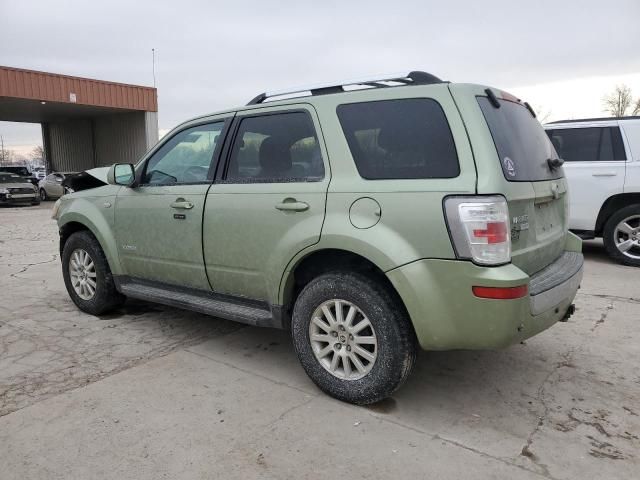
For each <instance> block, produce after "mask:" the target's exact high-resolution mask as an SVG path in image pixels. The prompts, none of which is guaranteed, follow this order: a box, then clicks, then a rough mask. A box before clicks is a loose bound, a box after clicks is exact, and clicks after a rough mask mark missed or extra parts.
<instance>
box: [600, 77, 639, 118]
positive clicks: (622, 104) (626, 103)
mask: <svg viewBox="0 0 640 480" xmlns="http://www.w3.org/2000/svg"><path fill="white" fill-rule="evenodd" d="M602 103H603V104H604V107H605V110H606V111H607V112H609V114H611V116H612V117H624V116H625V115H626V113H627V110H629V107H630V106H631V104H632V103H633V98H632V96H631V89H630V88H629V87H628V86H626V85H624V84H622V85H617V86H616V88H615V90H614V91H613V92H612V93H610V94H609V95H605V96H604V97H603V98H602Z"/></svg>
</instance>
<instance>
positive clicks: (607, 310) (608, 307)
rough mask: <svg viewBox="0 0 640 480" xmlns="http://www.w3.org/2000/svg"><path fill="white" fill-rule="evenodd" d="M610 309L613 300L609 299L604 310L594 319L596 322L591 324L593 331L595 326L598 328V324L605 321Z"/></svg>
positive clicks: (611, 308)
mask: <svg viewBox="0 0 640 480" xmlns="http://www.w3.org/2000/svg"><path fill="white" fill-rule="evenodd" d="M611 310H613V300H610V301H609V305H607V306H606V307H605V310H604V312H602V313H601V314H600V318H599V319H598V320H597V321H596V323H594V324H593V327H591V331H592V332H595V330H596V328H598V327H599V326H600V325H602V324H603V323H604V322H605V320H606V319H607V317H608V316H609V312H610V311H611Z"/></svg>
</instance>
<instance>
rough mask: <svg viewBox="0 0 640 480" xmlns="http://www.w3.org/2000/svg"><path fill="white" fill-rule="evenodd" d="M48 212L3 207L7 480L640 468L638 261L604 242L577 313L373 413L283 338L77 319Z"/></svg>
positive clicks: (207, 324)
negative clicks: (623, 260)
mask: <svg viewBox="0 0 640 480" xmlns="http://www.w3.org/2000/svg"><path fill="white" fill-rule="evenodd" d="M51 206H52V204H51V203H50V202H44V203H43V204H42V205H41V206H39V207H23V208H3V209H0V285H1V288H0V465H2V466H3V467H2V470H1V472H2V473H1V474H0V476H1V478H3V479H24V478H30V479H40V478H42V479H54V478H83V479H86V478H94V479H95V478H117V479H125V478H131V479H157V478H189V479H190V478H243V479H244V478H295V479H300V478H339V476H344V477H348V478H390V477H394V478H465V479H467V478H478V479H487V478H511V479H520V478H524V479H535V478H549V479H574V478H607V479H616V478H620V479H631V478H638V476H639V474H638V472H640V370H639V369H638V365H640V269H634V268H631V267H624V266H620V265H616V264H614V263H612V262H611V261H610V260H609V259H608V258H607V257H606V256H605V254H604V249H603V247H602V245H601V244H600V243H598V242H588V243H586V244H585V257H586V267H585V277H584V281H583V284H582V288H581V290H580V292H579V294H578V297H577V299H576V304H577V312H576V314H575V315H574V316H573V317H572V318H571V319H570V321H569V322H567V323H560V324H557V325H555V326H554V327H552V328H551V329H549V330H547V331H546V332H544V333H542V334H541V335H539V336H537V337H535V338H532V339H530V340H528V341H527V342H525V344H519V345H515V346H512V347H510V348H508V349H505V350H501V351H488V352H470V351H456V352H430V353H425V352H423V353H422V354H421V356H420V358H419V361H418V364H417V368H416V369H415V371H414V374H413V376H412V377H411V378H410V379H409V381H408V382H407V384H405V385H404V387H403V388H402V389H401V390H400V391H399V392H397V394H396V395H394V397H393V398H391V399H389V400H386V401H384V402H382V403H380V404H377V405H373V406H370V407H366V408H365V407H355V406H352V405H348V404H344V403H340V402H338V401H336V400H333V399H331V398H329V397H327V396H325V395H324V394H322V393H321V392H320V391H319V390H318V389H317V388H316V387H315V386H314V385H313V384H312V383H311V381H310V380H309V379H308V378H307V377H306V376H305V374H304V372H303V370H302V368H301V367H300V366H299V364H298V362H297V359H296V357H295V353H294V351H293V348H292V346H291V343H290V341H289V338H288V335H287V334H286V333H285V332H280V331H275V330H268V329H258V328H250V327H245V326H242V325H238V324H234V323H231V322H227V321H223V320H220V319H216V318H211V317H206V316H204V315H199V314H196V313H191V312H185V311H181V310H176V309H173V308H168V307H163V306H158V305H151V304H146V303H143V302H134V301H129V302H127V304H125V306H124V307H123V308H122V309H120V310H119V311H117V312H115V313H112V314H109V315H105V316H102V317H93V316H90V315H87V314H84V313H81V312H80V311H79V310H77V308H76V307H75V306H74V305H73V303H72V302H71V300H70V299H69V297H68V296H67V293H66V291H65V289H64V284H63V281H62V275H61V272H60V260H59V254H58V244H57V231H56V226H55V224H54V222H53V221H52V220H51V219H50V218H49V216H50V212H49V210H50V208H51ZM470 314H472V312H470Z"/></svg>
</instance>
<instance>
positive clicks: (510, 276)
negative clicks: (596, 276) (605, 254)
mask: <svg viewBox="0 0 640 480" xmlns="http://www.w3.org/2000/svg"><path fill="white" fill-rule="evenodd" d="M582 263H583V260H582V254H581V253H578V252H565V253H564V254H563V255H562V256H561V257H560V258H559V259H558V260H556V262H554V263H553V264H551V265H550V266H549V267H547V268H545V269H544V270H542V271H541V272H538V273H537V274H536V275H533V276H532V277H529V276H528V275H527V274H526V273H524V272H523V271H522V270H520V269H519V268H518V267H516V266H515V265H512V264H509V265H503V266H500V267H481V266H478V265H474V264H473V263H471V262H465V261H458V260H435V259H425V260H419V261H416V262H413V263H410V264H408V265H405V266H403V267H399V268H396V269H394V270H391V271H389V272H387V276H388V278H389V280H391V283H392V284H393V285H394V286H395V288H396V290H397V291H398V293H399V294H400V297H401V298H402V300H403V301H404V305H405V307H406V308H407V311H408V313H409V316H410V317H411V321H412V322H413V326H414V328H415V331H416V335H417V337H418V341H419V342H420V346H421V347H422V348H423V349H425V350H455V349H493V348H501V347H505V346H508V345H511V344H513V343H517V342H520V341H522V340H525V339H527V338H529V337H532V336H533V335H536V334H537V333H540V332H541V331H543V330H546V329H547V328H549V327H550V326H551V325H553V324H554V323H556V322H557V321H559V320H562V318H563V317H564V316H565V315H566V313H567V311H568V310H569V308H570V306H571V304H572V303H573V300H574V298H575V296H576V293H577V290H578V288H579V285H580V281H581V280H582ZM525 284H527V285H528V286H529V292H530V294H529V295H528V296H525V297H522V298H517V299H513V300H493V299H486V298H478V297H476V296H474V295H473V293H472V287H473V286H476V285H481V286H488V287H516V286H520V285H525Z"/></svg>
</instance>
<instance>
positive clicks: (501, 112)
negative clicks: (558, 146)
mask: <svg viewBox="0 0 640 480" xmlns="http://www.w3.org/2000/svg"><path fill="white" fill-rule="evenodd" d="M477 99H478V104H479V105H480V109H481V110H482V114H483V115H484V118H485V120H486V121H487V125H488V126H489V130H490V131H491V136H492V137H493V143H494V144H495V146H496V150H497V152H498V157H499V158H500V165H501V166H502V172H503V173H504V177H505V178H506V179H507V180H509V181H512V182H538V181H542V180H553V179H557V178H561V177H562V176H563V174H562V169H561V168H558V169H555V170H552V169H551V168H549V164H548V163H547V160H548V159H555V158H557V157H558V155H557V153H556V152H555V150H554V149H553V146H552V145H551V142H550V141H549V139H548V138H547V135H546V134H545V131H544V129H543V128H542V125H540V123H539V122H538V121H537V120H536V119H535V118H534V117H533V115H531V112H529V110H527V108H526V107H525V106H524V105H522V104H520V103H516V102H511V101H509V100H500V99H498V102H499V103H500V108H496V107H494V106H493V105H492V104H491V103H490V102H489V99H488V98H487V97H477Z"/></svg>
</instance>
